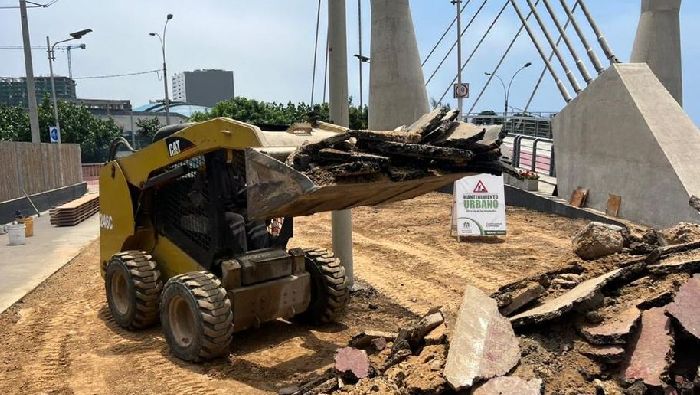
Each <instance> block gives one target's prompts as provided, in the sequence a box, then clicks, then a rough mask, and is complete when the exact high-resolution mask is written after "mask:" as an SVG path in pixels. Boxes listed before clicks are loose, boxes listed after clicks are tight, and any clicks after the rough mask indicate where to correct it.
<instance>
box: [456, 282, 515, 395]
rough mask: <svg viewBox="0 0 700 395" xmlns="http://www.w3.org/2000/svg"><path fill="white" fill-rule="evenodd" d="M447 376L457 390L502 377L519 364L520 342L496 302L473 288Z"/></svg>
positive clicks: (459, 318) (463, 307)
mask: <svg viewBox="0 0 700 395" xmlns="http://www.w3.org/2000/svg"><path fill="white" fill-rule="evenodd" d="M451 337H452V339H451V341H450V349H449V352H448V354H447V363H446V364H445V371H444V373H443V374H444V375H445V378H446V379H447V381H448V382H449V383H450V385H451V386H452V387H453V388H454V389H455V390H460V389H465V388H469V387H471V386H472V385H474V383H476V382H479V381H482V380H488V379H491V378H494V377H498V376H502V375H504V374H506V373H508V372H510V370H511V369H512V368H513V367H514V366H515V365H516V364H517V363H518V361H519V360H520V347H519V344H518V338H517V337H516V336H515V333H514V332H513V327H512V326H511V324H510V322H508V319H507V318H505V317H503V316H502V315H501V314H500V313H499V311H498V306H497V304H496V301H495V300H493V299H491V298H489V297H488V296H487V295H486V294H485V293H483V292H482V291H481V290H479V289H478V288H476V287H473V286H471V285H469V286H467V288H466V290H465V291H464V297H463V300H462V305H461V307H460V309H459V313H458V315H457V320H456V323H455V326H454V329H453V331H452V334H451Z"/></svg>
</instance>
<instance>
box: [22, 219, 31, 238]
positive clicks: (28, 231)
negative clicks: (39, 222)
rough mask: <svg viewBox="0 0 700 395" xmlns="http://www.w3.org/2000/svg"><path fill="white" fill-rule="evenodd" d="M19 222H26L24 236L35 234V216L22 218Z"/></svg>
mask: <svg viewBox="0 0 700 395" xmlns="http://www.w3.org/2000/svg"><path fill="white" fill-rule="evenodd" d="M19 222H20V223H22V224H24V226H25V229H24V236H25V237H32V236H34V218H32V217H25V218H22V219H20V220H19Z"/></svg>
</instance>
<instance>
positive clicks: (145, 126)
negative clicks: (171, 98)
mask: <svg viewBox="0 0 700 395" xmlns="http://www.w3.org/2000/svg"><path fill="white" fill-rule="evenodd" d="M136 127H138V128H139V129H138V133H139V134H140V135H142V136H146V137H148V138H149V139H152V138H153V136H155V135H156V132H158V129H160V128H161V127H163V125H161V123H160V121H159V120H158V118H149V119H145V118H142V119H139V120H137V121H136Z"/></svg>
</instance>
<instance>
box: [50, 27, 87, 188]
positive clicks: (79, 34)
mask: <svg viewBox="0 0 700 395" xmlns="http://www.w3.org/2000/svg"><path fill="white" fill-rule="evenodd" d="M90 32H92V29H83V30H81V31H79V32H75V33H71V34H70V36H71V38H67V39H65V40H61V41H58V42H55V43H53V45H52V44H51V39H49V36H46V47H47V48H48V55H49V72H50V73H51V97H52V99H53V100H52V101H53V119H54V126H55V127H56V128H58V140H57V143H58V167H59V174H60V180H61V186H62V187H63V186H64V180H63V155H62V153H61V125H60V123H59V119H58V100H57V99H56V83H55V82H54V75H53V61H54V59H55V56H54V53H55V52H54V50H55V48H56V45H58V44H60V43H65V42H68V41H71V40H79V39H80V38H82V37H83V36H84V35H86V34H88V33H90Z"/></svg>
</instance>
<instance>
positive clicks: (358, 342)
mask: <svg viewBox="0 0 700 395" xmlns="http://www.w3.org/2000/svg"><path fill="white" fill-rule="evenodd" d="M379 338H383V339H384V340H386V341H387V342H393V341H394V339H396V333H393V332H382V331H373V330H367V331H364V332H362V333H360V334H357V335H355V336H353V337H352V339H350V342H349V344H350V346H351V347H355V348H359V349H360V350H365V349H367V348H369V347H371V346H372V341H374V340H376V339H379Z"/></svg>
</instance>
